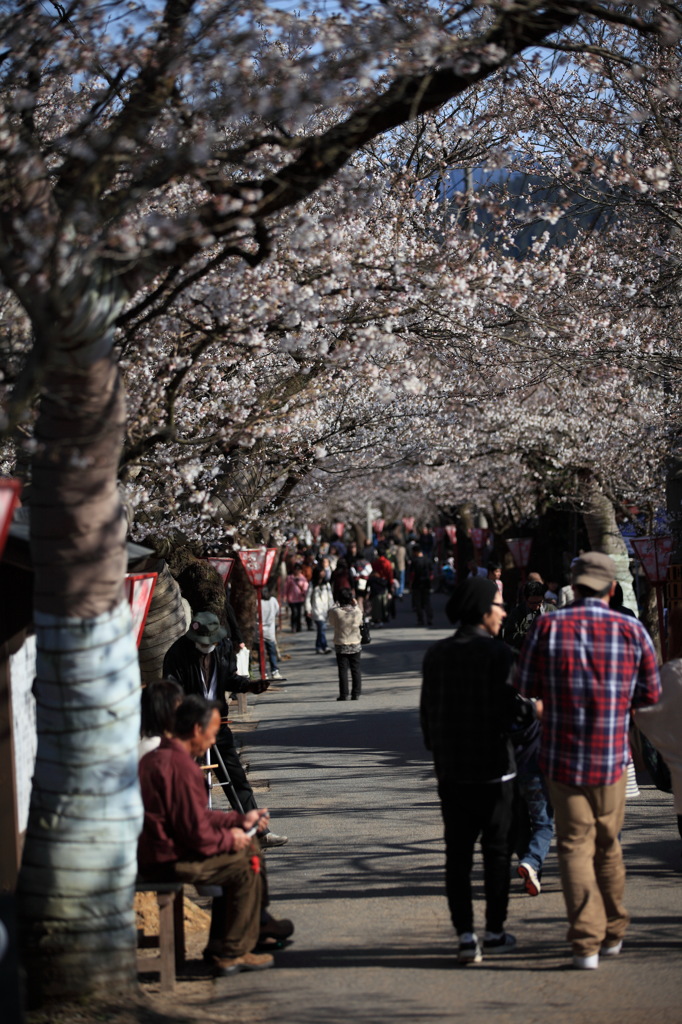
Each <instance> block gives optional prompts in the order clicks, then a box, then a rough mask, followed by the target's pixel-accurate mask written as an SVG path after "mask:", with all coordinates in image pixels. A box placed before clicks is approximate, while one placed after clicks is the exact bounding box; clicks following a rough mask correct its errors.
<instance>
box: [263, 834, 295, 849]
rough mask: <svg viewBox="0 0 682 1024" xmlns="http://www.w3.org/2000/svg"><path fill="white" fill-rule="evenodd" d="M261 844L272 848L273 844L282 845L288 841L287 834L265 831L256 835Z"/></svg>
mask: <svg viewBox="0 0 682 1024" xmlns="http://www.w3.org/2000/svg"><path fill="white" fill-rule="evenodd" d="M258 839H259V841H260V844H261V846H267V847H269V848H272V847H273V846H284V845H285V844H286V843H288V842H289V837H288V836H278V835H277V833H276V832H266V833H265V835H263V836H258Z"/></svg>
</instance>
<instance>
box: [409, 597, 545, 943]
mask: <svg viewBox="0 0 682 1024" xmlns="http://www.w3.org/2000/svg"><path fill="white" fill-rule="evenodd" d="M446 611H447V614H448V618H449V619H450V621H451V622H453V623H459V628H458V629H457V632H456V633H455V634H454V636H452V637H449V638H448V639H446V640H441V641H440V642H439V643H437V644H434V646H433V647H431V648H430V649H429V650H428V651H427V653H426V657H425V658H424V666H423V675H424V681H423V686H422V694H421V705H420V715H421V725H422V731H423V734H424V742H425V743H426V746H427V748H428V749H429V750H431V751H432V753H433V760H434V767H435V770H436V777H437V779H438V795H439V796H440V800H441V809H442V814H443V822H444V826H445V849H446V861H445V887H446V893H447V898H448V905H449V908H450V915H451V917H452V923H453V925H454V927H455V930H456V931H457V934H458V936H459V952H458V959H459V961H460V963H480V961H481V960H482V952H481V943H479V941H478V938H477V936H476V933H475V931H474V917H473V904H472V899H471V878H470V875H471V867H472V863H473V853H474V845H475V843H476V840H477V838H478V836H479V835H480V836H481V848H482V851H483V865H484V882H485V896H486V932H485V935H484V938H483V943H482V946H483V951H484V952H490V953H497V952H505V951H507V950H510V949H512V948H513V947H514V945H515V942H516V940H515V939H514V937H513V936H512V935H509V934H508V933H507V932H505V930H504V922H505V919H506V916H507V904H508V900H509V867H510V850H509V830H510V826H511V815H512V800H513V779H514V775H515V770H516V769H515V764H514V752H513V748H512V745H511V742H510V739H509V732H510V730H511V728H512V726H513V725H514V724H515V723H519V724H522V723H525V722H528V721H530V720H531V719H532V717H533V715H534V713H535V712H534V709H533V705H532V703H531V702H530V701H526V700H524V699H523V698H522V697H520V696H519V695H518V694H517V692H516V691H515V690H514V689H513V687H512V686H511V685H510V684H509V682H508V680H509V676H510V671H511V668H512V664H513V654H512V652H511V651H510V650H509V648H508V647H507V646H506V644H504V643H503V642H502V641H501V640H500V639H498V635H499V632H500V629H501V627H502V623H503V622H504V618H505V615H506V612H505V608H504V604H503V602H502V597H501V595H500V593H499V590H498V589H497V586H496V585H495V583H494V582H493V581H492V580H487V579H483V578H481V577H479V578H474V579H467V580H465V581H464V583H462V584H460V586H459V587H458V588H457V589H456V590H455V592H454V594H453V595H452V597H451V598H450V600H449V601H448V605H447V609H446Z"/></svg>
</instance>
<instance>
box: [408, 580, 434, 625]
mask: <svg viewBox="0 0 682 1024" xmlns="http://www.w3.org/2000/svg"><path fill="white" fill-rule="evenodd" d="M412 607H413V608H414V610H415V611H416V613H417V625H418V626H423V625H424V616H426V625H427V626H430V625H431V623H432V622H433V611H432V609H431V591H430V589H428V588H426V587H421V588H419V587H416V588H415V589H414V590H413V591H412Z"/></svg>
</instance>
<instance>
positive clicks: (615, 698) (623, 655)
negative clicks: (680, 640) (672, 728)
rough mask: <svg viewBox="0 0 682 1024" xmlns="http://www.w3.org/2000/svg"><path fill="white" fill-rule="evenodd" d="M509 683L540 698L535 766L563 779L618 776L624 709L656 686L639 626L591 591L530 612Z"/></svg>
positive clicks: (625, 756) (577, 781)
mask: <svg viewBox="0 0 682 1024" xmlns="http://www.w3.org/2000/svg"><path fill="white" fill-rule="evenodd" d="M515 683H516V685H517V686H518V688H519V689H520V691H521V693H522V694H524V695H525V696H527V697H539V698H540V699H541V700H542V701H544V712H543V717H542V741H541V747H540V767H541V768H542V770H543V772H544V773H545V775H547V776H548V777H549V778H550V779H554V781H555V782H562V783H564V784H565V785H569V786H608V785H612V784H613V783H614V782H617V780H618V779H619V778H620V776H621V775H622V773H623V769H624V768H625V766H626V764H627V763H628V760H629V756H630V752H629V746H628V726H629V723H630V709H631V708H637V707H643V706H644V705H646V704H655V703H656V701H657V700H658V698H659V695H660V689H661V684H660V681H659V678H658V667H657V664H656V655H655V653H654V649H653V646H652V644H651V640H650V639H649V636H648V634H647V632H646V630H645V629H644V627H643V626H642V625H641V623H640V622H638V621H637V619H634V618H631V617H630V616H627V615H620V614H619V613H618V612H613V611H611V609H610V608H607V606H606V605H605V604H603V602H602V601H600V600H599V599H598V598H593V597H588V598H585V599H584V600H581V601H576V603H575V604H573V605H570V606H569V607H568V608H561V609H559V610H558V611H556V612H554V613H553V614H552V615H542V616H540V618H538V619H536V621H535V623H534V624H533V626H532V627H531V629H530V631H529V633H528V636H527V637H526V641H525V643H524V645H523V648H522V650H521V656H520V660H519V667H518V670H517V674H516V679H515Z"/></svg>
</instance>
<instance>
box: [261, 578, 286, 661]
mask: <svg viewBox="0 0 682 1024" xmlns="http://www.w3.org/2000/svg"><path fill="white" fill-rule="evenodd" d="M260 607H261V621H262V623H263V643H264V645H265V653H266V654H267V656H268V661H269V662H270V676H271V678H272V679H283V678H284V677H283V676H282V673H281V672H280V670H279V663H278V661H277V616H278V615H279V601H278V600H277V598H276V597H274V595H272V594H271V593H270V590H269V588H268V587H263V589H262V591H261V603H260Z"/></svg>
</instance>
